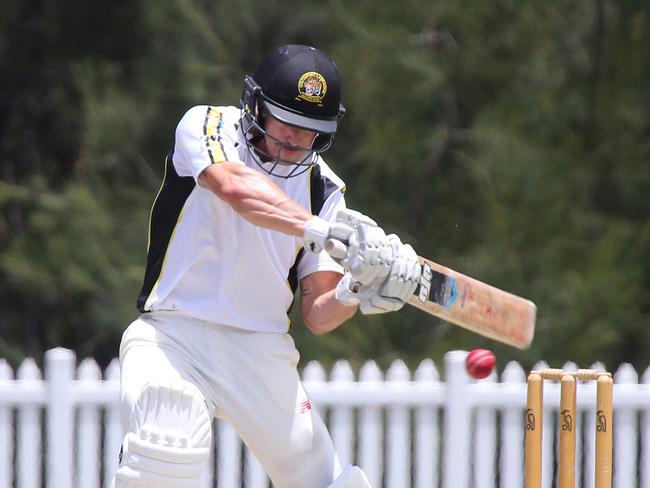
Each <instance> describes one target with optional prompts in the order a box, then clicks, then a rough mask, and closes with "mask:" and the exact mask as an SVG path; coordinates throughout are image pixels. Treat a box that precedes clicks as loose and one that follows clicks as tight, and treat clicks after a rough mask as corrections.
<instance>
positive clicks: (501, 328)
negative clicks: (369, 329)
mask: <svg viewBox="0 0 650 488" xmlns="http://www.w3.org/2000/svg"><path fill="white" fill-rule="evenodd" d="M419 259H420V263H421V264H422V276H421V278H420V284H419V285H418V287H417V289H416V290H415V293H414V295H413V297H411V299H410V300H409V301H408V303H409V304H410V305H413V306H415V307H417V308H419V309H421V310H423V311H425V312H427V313H429V314H431V315H435V316H436V317H438V318H441V319H443V320H445V321H447V322H450V323H452V324H455V325H458V326H460V327H463V328H465V329H468V330H470V331H472V332H474V333H476V334H479V335H482V336H485V337H488V338H490V339H493V340H496V341H499V342H503V343H505V344H509V345H511V346H514V347H517V348H519V349H528V348H529V347H530V344H531V343H532V341H533V336H534V335H535V318H536V314H537V307H536V306H535V304H534V303H533V302H532V301H530V300H527V299H525V298H522V297H519V296H516V295H513V294H512V293H509V292H507V291H504V290H500V289H499V288H496V287H494V286H492V285H488V284H487V283H483V282H481V281H479V280H476V279H474V278H470V277H469V276H465V275H463V274H461V273H458V272H457V271H454V270H452V269H449V268H447V267H445V266H441V265H440V264H437V263H435V262H433V261H431V260H429V259H426V258H422V257H420V258H419Z"/></svg>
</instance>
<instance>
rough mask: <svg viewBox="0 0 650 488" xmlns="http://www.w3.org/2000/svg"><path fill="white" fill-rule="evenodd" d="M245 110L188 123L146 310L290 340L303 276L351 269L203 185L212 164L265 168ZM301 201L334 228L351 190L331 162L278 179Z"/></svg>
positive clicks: (200, 112) (156, 241)
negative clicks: (247, 130) (248, 137)
mask: <svg viewBox="0 0 650 488" xmlns="http://www.w3.org/2000/svg"><path fill="white" fill-rule="evenodd" d="M239 118H240V110H239V109H238V108H236V107H214V106H204V105H202V106H196V107H193V108H191V109H190V110H189V111H188V112H187V113H186V114H185V115H184V116H183V117H182V119H181V120H180V122H179V123H178V126H177V128H176V138H175V143H174V148H173V150H172V153H171V154H170V155H169V156H168V157H167V160H166V163H165V176H164V180H163V183H162V186H161V188H160V191H159V192H158V195H157V196H156V200H155V202H154V205H153V208H152V210H151V219H150V225H149V246H148V251H147V270H146V273H145V279H144V284H143V287H142V291H141V293H140V297H139V299H138V307H139V309H140V310H141V311H142V312H147V311H155V310H177V311H180V312H182V313H183V314H184V315H188V316H190V317H196V318H198V319H202V320H207V321H210V322H216V323H219V324H223V325H229V326H232V327H238V328H242V329H248V330H256V331H269V332H286V331H287V329H288V327H289V318H288V316H287V313H288V311H289V309H290V307H291V305H292V303H293V297H294V292H295V289H296V286H297V283H298V280H300V279H301V278H303V277H305V276H307V275H309V274H311V273H313V272H315V271H326V270H327V271H336V272H340V273H343V268H341V266H339V265H338V264H337V263H336V262H334V261H333V260H332V259H331V258H330V257H329V256H328V255H327V253H325V252H322V253H320V254H318V255H316V254H312V253H309V252H305V251H303V250H302V249H303V247H302V239H301V238H297V237H293V236H289V235H286V234H283V233H281V232H277V231H274V230H270V229H266V228H262V227H258V226H255V225H253V224H251V223H249V222H248V221H246V220H245V219H244V218H243V217H241V216H240V215H239V214H238V213H237V212H235V211H234V210H233V209H232V207H230V206H229V205H228V204H227V203H225V202H224V201H223V200H221V199H220V198H219V197H218V196H217V195H215V194H214V193H213V192H212V191H210V190H208V189H205V188H202V187H200V186H199V185H198V184H197V178H198V176H199V174H200V173H201V172H202V171H203V170H204V169H205V168H206V167H208V166H209V165H211V164H220V163H222V162H224V161H233V162H241V164H245V165H246V166H249V167H250V168H253V169H257V170H259V167H258V166H257V163H256V162H255V160H254V159H253V158H256V157H257V156H256V155H253V154H251V152H250V151H249V150H248V147H247V146H246V143H245V138H244V135H243V134H242V131H241V130H240V129H239V124H240V120H239ZM271 179H272V180H273V181H274V183H275V184H277V185H278V186H279V187H280V188H281V189H282V190H283V191H284V192H285V193H286V194H287V195H288V196H289V197H290V198H291V199H292V200H294V201H296V202H297V203H299V204H300V205H302V206H303V207H305V208H306V209H308V210H311V211H312V213H314V214H315V215H319V216H320V217H322V218H324V219H327V220H332V219H333V218H334V216H335V215H336V212H337V211H338V209H340V208H344V207H345V200H344V196H343V193H344V191H345V185H344V183H343V181H342V180H341V179H340V178H339V177H338V176H336V175H335V174H334V172H333V171H332V170H331V169H330V168H329V167H328V166H327V164H326V163H325V162H324V161H323V159H322V158H321V157H318V161H317V163H316V165H315V166H314V167H312V168H311V169H310V170H309V171H306V172H304V173H302V174H301V175H298V176H295V177H292V178H288V179H285V178H279V177H274V176H271Z"/></svg>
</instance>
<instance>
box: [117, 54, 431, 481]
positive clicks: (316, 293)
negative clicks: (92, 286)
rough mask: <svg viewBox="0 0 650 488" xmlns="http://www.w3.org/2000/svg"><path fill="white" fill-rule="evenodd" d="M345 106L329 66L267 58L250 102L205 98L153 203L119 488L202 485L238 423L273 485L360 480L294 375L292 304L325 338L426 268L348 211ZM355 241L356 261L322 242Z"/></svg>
mask: <svg viewBox="0 0 650 488" xmlns="http://www.w3.org/2000/svg"><path fill="white" fill-rule="evenodd" d="M344 112H345V109H344V107H343V105H342V103H341V88H340V80H339V74H338V72H337V68H336V66H335V64H334V63H333V62H332V60H331V59H330V58H329V57H328V56H327V55H325V54H324V53H323V52H321V51H319V50H318V49H315V48H313V47H309V46H302V45H286V46H281V47H279V48H277V49H275V50H274V51H272V52H271V53H270V54H269V55H268V56H267V57H266V58H265V59H264V60H263V61H262V62H261V64H260V65H259V66H258V68H257V70H256V72H255V74H254V75H253V76H246V77H245V78H244V89H243V94H242V98H241V102H240V107H234V106H212V105H201V106H196V107H193V108H191V109H190V110H188V111H187V112H186V113H185V115H183V117H182V118H181V119H180V121H179V123H178V126H177V128H176V133H175V139H174V143H173V147H172V150H171V151H170V153H169V154H168V156H167V158H166V162H165V172H164V179H163V182H162V186H161V188H160V190H159V192H158V194H157V196H156V199H155V201H154V204H153V208H152V210H151V220H150V226H149V244H148V250H147V266H146V272H145V276H144V283H143V286H142V291H141V293H140V296H139V298H138V308H139V311H140V313H141V314H140V316H139V317H138V318H137V319H136V320H135V321H134V322H133V323H132V324H131V325H129V327H128V328H127V329H126V331H125V332H124V335H123V337H122V342H121V345H120V365H121V390H120V402H121V414H122V422H123V426H124V430H125V432H126V435H125V437H124V440H123V443H122V450H121V453H120V463H119V468H118V471H117V474H116V477H115V486H116V487H117V488H136V487H156V488H160V487H168V488H186V487H198V486H199V475H200V473H201V469H202V466H203V465H204V463H205V461H206V460H207V459H208V455H209V450H210V445H211V441H212V428H211V425H212V420H213V419H214V418H220V419H223V420H224V421H226V422H228V423H230V424H231V425H232V426H233V427H234V428H235V429H236V430H237V432H238V433H239V435H240V436H241V438H242V440H243V441H244V442H245V443H246V445H247V446H248V448H249V449H250V450H251V451H252V452H253V453H254V455H255V456H256V457H257V459H258V460H259V461H260V463H261V465H262V467H263V468H264V470H265V471H266V473H267V474H268V476H269V477H270V479H271V481H272V482H273V484H274V486H275V487H276V488H343V487H347V488H357V487H359V488H365V487H369V486H370V485H369V484H368V481H367V479H366V476H365V475H364V473H363V471H362V470H361V469H360V468H359V467H356V466H347V467H345V466H340V464H339V461H338V459H337V455H336V452H335V450H334V447H333V445H332V441H331V438H330V435H329V433H328V431H327V429H326V427H325V425H324V423H323V421H322V420H321V418H320V417H319V415H318V414H317V413H316V410H315V409H313V408H312V406H311V403H310V401H309V398H308V395H307V394H306V392H305V390H304V388H303V385H302V384H301V381H300V377H299V374H298V371H297V364H298V359H299V354H298V351H297V350H296V348H295V345H294V342H293V340H292V338H291V336H290V335H289V334H288V329H289V325H290V324H289V318H288V311H289V310H290V308H291V305H292V303H293V299H294V293H295V292H296V289H297V287H298V285H300V296H301V312H302V317H303V321H304V323H305V324H306V325H307V327H308V328H309V329H310V330H311V331H312V332H313V333H314V334H317V335H320V334H325V333H327V332H330V331H332V330H334V329H336V328H337V327H339V326H340V325H341V324H343V323H344V322H345V321H346V320H347V319H349V318H350V317H351V316H352V315H354V313H355V312H356V311H357V309H360V310H361V312H362V313H365V314H375V313H384V312H391V311H395V310H398V309H400V308H401V307H402V306H403V305H404V303H405V301H406V300H408V298H409V297H410V296H411V295H412V294H413V292H414V290H415V288H416V285H417V281H418V278H419V275H420V265H419V263H418V259H417V256H416V254H415V252H414V250H413V249H412V248H411V246H409V245H407V244H402V243H401V242H400V240H399V238H398V237H397V236H395V235H390V236H387V235H386V234H385V232H384V231H383V230H382V229H381V227H379V226H378V225H377V224H376V223H375V222H374V221H373V220H372V219H370V218H369V217H366V216H364V215H363V214H361V213H359V212H355V211H352V210H348V209H346V206H345V199H344V190H345V184H344V183H343V181H342V180H341V179H340V178H339V177H338V176H337V175H336V174H335V173H334V172H333V171H332V169H330V167H329V166H328V165H327V164H326V163H325V161H324V160H323V158H322V153H323V152H325V151H326V150H327V149H328V148H329V147H330V145H331V144H332V140H333V137H334V134H335V132H336V131H337V129H338V126H339V123H340V121H341V118H342V117H343V114H344ZM329 239H337V240H338V241H344V242H346V243H347V245H348V246H347V248H346V249H347V252H346V255H345V257H343V258H339V259H338V260H337V261H335V260H333V259H332V258H331V257H330V256H329V255H328V253H327V252H326V251H325V250H324V249H325V248H326V247H327V244H328V242H330V241H328V240H329Z"/></svg>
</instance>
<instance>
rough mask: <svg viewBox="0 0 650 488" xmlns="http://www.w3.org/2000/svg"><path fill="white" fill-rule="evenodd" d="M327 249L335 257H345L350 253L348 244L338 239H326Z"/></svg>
mask: <svg viewBox="0 0 650 488" xmlns="http://www.w3.org/2000/svg"><path fill="white" fill-rule="evenodd" d="M325 250H326V251H327V253H328V254H329V255H330V256H332V257H333V258H334V259H343V258H344V257H345V256H347V254H348V246H346V245H345V243H344V242H342V241H339V240H338V239H327V240H326V241H325Z"/></svg>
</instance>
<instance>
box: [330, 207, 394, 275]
mask: <svg viewBox="0 0 650 488" xmlns="http://www.w3.org/2000/svg"><path fill="white" fill-rule="evenodd" d="M335 223H336V225H338V226H341V227H342V228H344V229H345V228H352V229H353V230H354V232H353V233H351V234H350V235H349V236H348V238H347V241H348V242H347V245H348V248H347V252H346V254H345V256H344V257H343V258H340V259H338V261H339V263H340V264H341V265H342V266H344V267H345V268H346V269H348V271H349V272H350V274H351V275H352V278H354V281H356V282H358V283H360V284H361V285H371V284H372V283H375V282H376V281H378V280H379V281H380V282H381V281H383V280H384V279H385V278H386V277H387V276H388V273H389V271H390V266H391V263H392V262H393V250H392V247H391V246H390V242H389V240H388V237H387V236H386V233H385V232H384V230H383V229H382V228H381V227H379V226H378V225H377V223H376V222H375V221H374V220H372V219H371V218H370V217H367V216H366V215H363V214H362V213H360V212H357V211H355V210H350V209H342V210H339V212H338V213H337V215H336V221H335ZM340 233H341V231H337V232H336V233H333V237H335V238H337V239H338V238H339V237H338V235H336V234H340ZM339 240H344V239H339Z"/></svg>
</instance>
